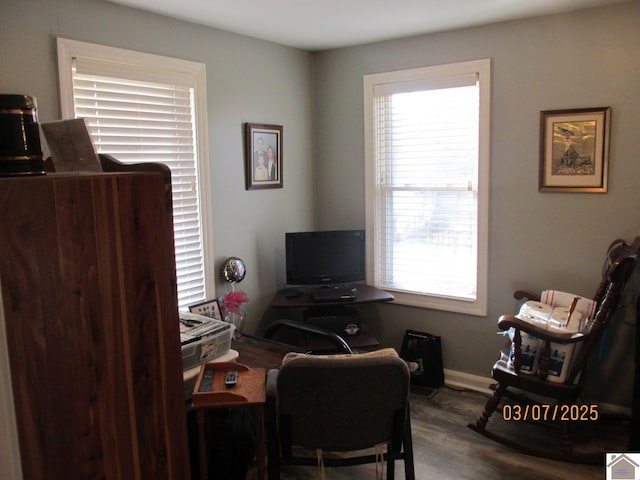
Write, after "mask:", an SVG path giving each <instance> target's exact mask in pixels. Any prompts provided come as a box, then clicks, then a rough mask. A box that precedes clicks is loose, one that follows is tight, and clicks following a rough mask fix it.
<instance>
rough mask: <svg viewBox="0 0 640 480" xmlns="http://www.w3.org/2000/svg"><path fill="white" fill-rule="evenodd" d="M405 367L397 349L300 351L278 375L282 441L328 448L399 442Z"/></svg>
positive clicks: (406, 380)
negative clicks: (322, 353)
mask: <svg viewBox="0 0 640 480" xmlns="http://www.w3.org/2000/svg"><path fill="white" fill-rule="evenodd" d="M408 395H409V369H408V367H407V365H406V363H405V362H404V360H402V359H401V358H399V357H398V356H397V355H381V356H370V355H367V354H363V355H352V356H346V357H340V358H336V357H331V356H329V357H322V356H303V357H301V358H296V359H294V360H291V361H289V362H286V363H285V364H284V365H282V367H281V368H280V371H279V373H278V380H277V398H278V407H277V408H278V420H279V422H278V423H279V430H280V441H281V446H282V448H283V449H284V450H285V451H286V450H287V449H290V446H291V445H298V446H302V447H307V448H313V449H322V450H328V451H351V450H359V449H364V448H368V447H371V446H374V445H377V444H379V443H392V444H394V445H396V446H397V447H398V448H399V445H400V444H401V442H402V434H403V432H404V426H405V421H406V414H407V407H408Z"/></svg>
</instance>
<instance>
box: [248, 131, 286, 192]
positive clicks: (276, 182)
mask: <svg viewBox="0 0 640 480" xmlns="http://www.w3.org/2000/svg"><path fill="white" fill-rule="evenodd" d="M282 167H283V165H282V126H281V125H261V124H257V123H246V124H245V175H246V188H247V190H257V189H263V188H282Z"/></svg>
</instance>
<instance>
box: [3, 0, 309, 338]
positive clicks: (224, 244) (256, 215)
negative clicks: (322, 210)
mask: <svg viewBox="0 0 640 480" xmlns="http://www.w3.org/2000/svg"><path fill="white" fill-rule="evenodd" d="M2 3H3V5H2V7H1V8H2V15H0V46H1V48H0V72H1V74H0V93H24V94H29V95H35V96H36V97H37V98H38V107H39V120H40V122H45V121H50V120H54V119H58V118H60V102H59V93H58V81H57V79H58V73H57V63H56V61H57V60H56V46H55V39H56V37H58V36H60V37H64V38H71V39H74V40H80V41H85V42H92V43H100V44H104V45H109V46H114V47H120V48H127V49H131V50H138V51H143V52H150V53H155V54H160V55H167V56H172V57H177V58H184V59H187V60H193V61H198V62H203V63H205V64H206V69H207V96H208V112H207V113H208V120H209V126H208V131H209V147H210V157H209V158H208V159H207V161H209V162H210V165H211V168H210V172H211V178H210V181H211V191H212V201H213V209H212V211H213V222H214V235H213V236H214V253H215V256H216V259H215V264H216V265H215V267H216V268H217V269H218V268H219V267H220V264H221V263H222V261H223V260H224V259H225V258H226V257H229V256H238V257H240V258H242V259H244V260H245V262H246V264H247V276H246V279H245V280H244V282H243V283H242V284H241V287H242V288H243V289H244V290H246V291H247V293H248V294H249V297H250V299H251V302H250V303H249V304H247V310H248V315H247V329H248V330H249V331H251V330H253V329H254V328H255V326H256V325H257V323H258V322H259V320H260V317H261V315H262V312H263V311H264V310H265V309H266V308H267V306H268V304H269V302H270V301H271V299H272V297H273V295H274V294H275V292H276V289H277V287H278V286H282V284H283V282H284V280H283V279H282V275H281V274H280V273H278V271H277V269H279V270H280V271H282V269H283V268H284V267H282V266H280V265H281V263H282V262H283V254H282V250H283V248H284V232H285V231H287V230H302V229H308V228H310V227H311V226H312V224H313V222H314V214H313V182H314V178H313V171H314V170H313V162H312V147H311V146H312V135H313V130H312V98H313V94H312V71H311V66H312V63H311V54H310V53H308V52H304V51H301V50H298V49H294V48H289V47H284V46H281V45H277V44H274V43H269V42H264V41H260V40H256V39H252V38H249V37H245V36H240V35H235V34H231V33H228V32H224V31H220V30H215V29H210V28H205V27H202V26H198V25H195V24H192V23H187V22H182V21H177V20H173V19H169V18H166V17H163V16H159V15H153V14H149V13H145V12H142V11H140V10H135V9H129V8H125V7H121V6H118V5H115V4H112V3H109V2H105V1H97V0H82V1H80V0H20V1H13V0H10V1H7V0H2ZM9 4H11V5H10V6H9ZM244 122H252V123H266V124H277V125H283V126H284V134H283V140H284V145H283V147H284V149H283V152H284V172H283V179H284V188H283V189H277V190H263V191H246V190H245V188H244V157H243V151H244V149H243V133H242V132H243V123H244ZM42 141H43V143H44V138H43V139H42ZM226 288H228V285H226V284H224V283H223V282H221V281H219V282H218V288H217V289H216V290H217V292H216V293H217V294H218V295H220V294H221V293H224V292H225V291H226V290H225V289H226Z"/></svg>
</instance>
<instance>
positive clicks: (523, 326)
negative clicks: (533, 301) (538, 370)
mask: <svg viewBox="0 0 640 480" xmlns="http://www.w3.org/2000/svg"><path fill="white" fill-rule="evenodd" d="M498 328H499V329H500V330H502V331H505V332H506V331H507V330H509V329H510V328H515V329H517V330H521V331H523V332H526V333H528V334H529V335H533V336H534V337H537V338H540V339H542V340H547V341H550V342H554V343H578V342H581V341H583V340H584V339H585V337H586V335H585V334H584V333H579V332H578V333H574V334H572V335H571V336H569V335H567V334H566V333H565V334H562V333H557V332H554V331H549V330H545V329H543V328H540V327H538V326H536V325H533V324H531V323H529V322H525V321H524V320H521V319H519V318H518V317H516V316H513V315H502V316H501V317H500V318H499V319H498Z"/></svg>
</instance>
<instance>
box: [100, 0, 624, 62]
mask: <svg viewBox="0 0 640 480" xmlns="http://www.w3.org/2000/svg"><path fill="white" fill-rule="evenodd" d="M109 1H111V2H113V3H119V4H121V5H127V6H130V7H134V8H139V9H142V10H147V11H149V12H154V13H159V14H163V15H167V16H170V17H174V18H178V19H182V20H187V21H191V22H195V23H199V24H202V25H206V26H210V27H215V28H220V29H223V30H227V31H230V32H235V33H239V34H243V35H248V36H252V37H256V38H259V39H262V40H268V41H272V42H276V43H280V44H283V45H289V46H292V47H297V48H301V49H304V50H311V51H317V50H325V49H330V48H339V47H345V46H352V45H358V44H364V43H370V42H375V41H380V40H389V39H394V38H402V37H408V36H411V35H418V34H423V33H433V32H438V31H444V30H452V29H456V28H463V27H469V26H476V25H483V24H489V23H494V22H500V21H504V20H513V19H518V18H527V17H535V16H540V15H548V14H553V13H560V12H568V11H571V10H580V9H585V8H591V7H595V6H600V5H606V4H610V3H620V2H622V1H626V0H269V1H268V2H261V1H258V0H109Z"/></svg>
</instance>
